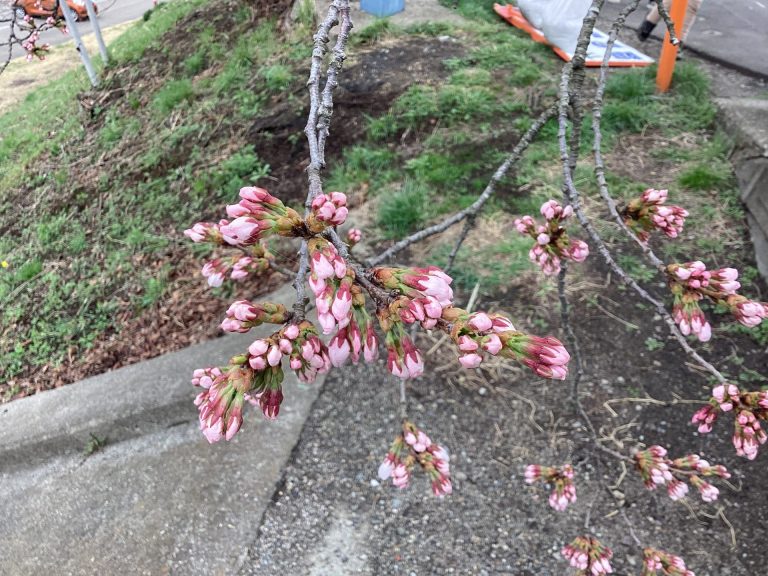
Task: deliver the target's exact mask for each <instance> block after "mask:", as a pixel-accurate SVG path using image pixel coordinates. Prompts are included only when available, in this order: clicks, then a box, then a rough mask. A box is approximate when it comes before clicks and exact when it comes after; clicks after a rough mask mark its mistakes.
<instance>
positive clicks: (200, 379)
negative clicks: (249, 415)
mask: <svg viewBox="0 0 768 576" xmlns="http://www.w3.org/2000/svg"><path fill="white" fill-rule="evenodd" d="M192 382H193V384H195V383H196V385H199V386H202V387H203V388H204V390H203V391H202V392H200V394H198V395H197V398H195V405H196V406H197V407H198V411H199V417H200V429H201V430H202V432H203V435H204V436H205V438H206V440H208V442H210V443H214V442H218V441H219V440H221V439H222V438H223V439H226V440H231V439H232V438H233V437H234V435H235V434H236V433H237V431H238V430H240V426H241V425H242V423H243V402H244V400H245V394H246V393H247V392H248V390H250V389H251V386H252V372H251V371H250V370H249V369H248V368H247V367H242V366H230V367H229V368H228V370H227V371H226V372H223V371H221V370H219V369H218V368H214V369H205V370H202V371H201V370H195V372H194V377H193V380H192ZM206 385H207V387H206Z"/></svg>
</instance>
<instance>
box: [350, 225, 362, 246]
mask: <svg viewBox="0 0 768 576" xmlns="http://www.w3.org/2000/svg"><path fill="white" fill-rule="evenodd" d="M362 239H363V233H362V231H361V230H360V229H359V228H350V229H349V231H348V232H347V244H349V245H350V247H352V246H354V245H355V244H357V243H358V242H360V240H362Z"/></svg>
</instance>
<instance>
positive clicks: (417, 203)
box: [377, 180, 429, 238]
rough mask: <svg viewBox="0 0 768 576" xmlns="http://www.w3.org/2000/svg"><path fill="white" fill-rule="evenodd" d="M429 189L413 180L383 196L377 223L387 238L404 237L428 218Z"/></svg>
mask: <svg viewBox="0 0 768 576" xmlns="http://www.w3.org/2000/svg"><path fill="white" fill-rule="evenodd" d="M428 194H429V193H428V190H427V189H426V188H425V187H424V186H422V185H419V184H417V183H415V182H414V181H413V180H406V181H405V183H404V184H403V186H402V188H400V189H399V190H397V191H396V192H394V193H390V194H387V195H386V196H384V197H383V200H382V202H381V204H380V205H379V213H378V220H377V224H378V226H379V228H381V230H382V231H383V232H384V235H385V236H386V237H387V238H402V237H403V236H405V235H406V234H409V233H411V232H413V231H415V230H416V229H417V228H418V227H420V226H421V225H422V224H423V223H424V220H425V219H426V212H427V200H428Z"/></svg>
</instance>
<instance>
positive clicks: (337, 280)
mask: <svg viewBox="0 0 768 576" xmlns="http://www.w3.org/2000/svg"><path fill="white" fill-rule="evenodd" d="M308 250H309V265H310V275H309V287H310V289H311V290H312V292H313V293H314V295H315V306H317V319H318V321H319V322H320V326H321V327H322V328H323V334H330V333H331V332H332V331H333V329H334V328H335V327H336V326H337V325H338V327H339V328H344V327H346V326H347V325H348V324H349V321H350V319H351V314H352V301H353V299H356V300H357V301H358V304H359V305H364V304H365V300H364V297H363V295H362V292H360V289H359V288H358V287H357V286H356V285H355V284H354V278H355V276H354V273H353V272H352V270H349V269H347V264H346V262H344V259H343V258H342V257H341V256H340V255H339V253H338V252H337V251H336V248H335V247H334V246H333V244H331V243H330V242H327V241H326V240H323V239H322V238H312V239H311V240H310V241H309V244H308ZM361 299H362V300H361Z"/></svg>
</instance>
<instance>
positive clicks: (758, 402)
mask: <svg viewBox="0 0 768 576" xmlns="http://www.w3.org/2000/svg"><path fill="white" fill-rule="evenodd" d="M719 412H723V413H726V414H732V415H733V418H734V433H733V438H732V439H733V445H734V447H735V448H736V454H737V455H739V456H744V457H745V458H748V459H750V460H753V459H755V458H756V457H757V452H758V449H759V448H760V446H761V445H762V444H765V442H766V441H768V434H766V432H765V430H763V427H762V422H763V421H765V420H768V391H764V390H760V391H753V392H743V391H741V390H739V388H738V387H737V386H736V385H734V384H719V385H717V386H715V387H714V388H713V389H712V397H711V398H710V400H709V404H708V405H706V406H704V407H703V408H700V409H699V410H698V411H697V412H696V413H695V414H694V415H693V419H692V422H693V423H695V424H699V432H702V433H706V432H709V431H711V430H712V424H714V422H715V420H716V418H717V416H718V414H719Z"/></svg>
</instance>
